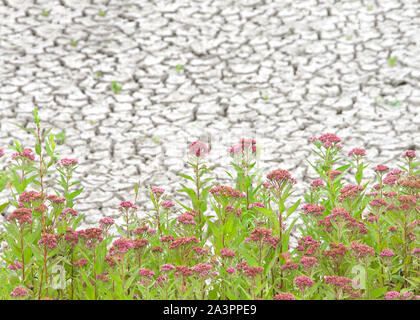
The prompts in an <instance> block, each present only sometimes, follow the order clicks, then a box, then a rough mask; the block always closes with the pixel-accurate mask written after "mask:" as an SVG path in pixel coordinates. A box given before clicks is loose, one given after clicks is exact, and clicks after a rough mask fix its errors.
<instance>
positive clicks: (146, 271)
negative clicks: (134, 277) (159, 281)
mask: <svg viewBox="0 0 420 320" xmlns="http://www.w3.org/2000/svg"><path fill="white" fill-rule="evenodd" d="M140 275H141V276H143V277H146V278H149V279H150V278H153V277H154V276H155V275H156V274H155V273H154V272H153V271H152V270H149V269H145V268H144V269H141V270H140Z"/></svg>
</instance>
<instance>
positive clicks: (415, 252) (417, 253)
mask: <svg viewBox="0 0 420 320" xmlns="http://www.w3.org/2000/svg"><path fill="white" fill-rule="evenodd" d="M411 255H412V256H416V257H418V256H420V248H414V249H413V251H411Z"/></svg>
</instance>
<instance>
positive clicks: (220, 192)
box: [210, 186, 245, 199]
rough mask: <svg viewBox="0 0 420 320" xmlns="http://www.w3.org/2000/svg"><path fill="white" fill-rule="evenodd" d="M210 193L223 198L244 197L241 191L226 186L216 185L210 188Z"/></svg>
mask: <svg viewBox="0 0 420 320" xmlns="http://www.w3.org/2000/svg"><path fill="white" fill-rule="evenodd" d="M210 193H211V194H212V195H213V196H214V197H215V198H217V197H225V198H235V199H240V198H244V197H245V194H244V193H243V192H241V191H238V190H236V189H234V188H231V187H228V186H218V187H213V188H211V189H210Z"/></svg>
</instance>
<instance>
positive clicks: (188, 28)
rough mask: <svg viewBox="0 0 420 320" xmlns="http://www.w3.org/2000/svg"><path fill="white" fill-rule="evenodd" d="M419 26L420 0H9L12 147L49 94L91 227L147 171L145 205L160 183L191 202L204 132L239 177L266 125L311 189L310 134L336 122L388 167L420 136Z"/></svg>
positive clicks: (5, 0) (4, 89) (5, 72)
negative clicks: (188, 181) (241, 147)
mask: <svg viewBox="0 0 420 320" xmlns="http://www.w3.org/2000/svg"><path fill="white" fill-rule="evenodd" d="M43 9H44V10H46V11H47V12H48V13H49V15H48V16H44V15H43V14H42V10H43ZM100 9H101V10H103V11H104V12H105V13H106V15H105V17H102V16H101V15H99V10H100ZM419 35H420V3H419V1H418V0H380V1H353V0H346V1H338V0H336V1H324V0H313V1H311V0H305V1H296V0H294V1H291V0H290V1H287V0H275V1H269V0H260V1H258V0H242V1H239V0H237V1H227V0H220V1H216V0H212V1H209V0H206V1H193V0H190V1H180V0H175V1H157V0H138V1H126V0H115V1H114V0H113V1H93V0H83V1H82V0H79V1H76V0H60V1H50V0H44V1H32V0H27V1H23V0H20V1H19V0H0V81H1V86H0V119H1V120H0V148H3V149H5V150H6V149H7V145H8V144H11V143H12V142H13V140H14V139H16V138H17V139H19V140H20V141H22V142H23V143H24V144H25V146H33V140H32V139H31V138H30V137H29V136H28V135H26V134H24V133H23V132H21V131H19V130H17V128H16V127H15V126H14V125H13V123H15V122H17V123H20V124H22V125H25V126H27V127H28V128H29V127H31V125H32V124H31V123H32V122H31V121H32V115H31V112H32V109H33V107H35V106H36V107H38V108H39V109H40V115H41V118H42V120H43V125H44V127H47V128H50V127H52V128H54V133H59V132H60V131H63V130H65V131H66V135H67V139H66V142H65V145H60V146H58V151H59V152H60V154H61V155H62V156H63V157H75V158H78V159H79V162H80V164H81V165H80V168H79V170H78V173H79V175H78V177H80V178H81V179H83V180H82V181H83V182H82V185H83V186H84V187H85V192H84V193H82V195H81V196H80V198H79V202H78V203H77V205H76V209H78V210H79V211H80V212H83V213H86V214H87V217H86V219H85V223H86V224H91V223H96V222H97V220H98V218H99V217H100V216H102V215H106V216H113V217H117V216H118V210H117V209H116V208H117V206H118V204H119V202H120V201H121V200H131V199H132V198H133V192H132V189H133V188H132V186H133V184H134V182H136V181H138V179H141V182H142V186H143V189H142V193H141V199H140V202H139V206H140V208H141V210H142V211H143V212H144V210H145V208H147V206H149V205H150V201H149V202H147V201H146V194H145V188H144V187H145V186H147V185H149V184H151V185H153V186H160V187H163V188H165V189H166V190H167V191H168V196H169V198H170V199H173V198H176V199H181V200H182V199H183V198H182V197H180V196H179V194H177V192H176V190H177V188H178V187H179V184H178V182H179V179H178V178H177V176H176V175H177V173H179V172H181V171H182V172H184V173H185V172H186V171H185V169H184V161H185V158H186V150H187V147H188V144H189V143H191V142H192V141H194V140H197V139H203V140H205V141H210V140H211V147H212V150H211V154H210V156H209V157H208V158H209V163H210V164H214V165H216V171H215V174H216V176H217V177H218V181H219V182H220V183H229V182H228V181H227V180H226V178H227V175H226V174H225V173H224V170H223V169H224V168H226V166H227V164H228V162H229V158H228V157H227V156H226V148H227V147H228V146H230V145H232V144H234V143H236V141H237V140H238V139H239V138H241V137H242V136H246V137H254V138H256V139H257V140H258V142H259V144H260V145H261V147H262V155H261V161H260V167H261V168H262V169H263V174H264V175H265V174H267V173H268V172H269V171H270V170H273V169H277V168H284V169H288V170H290V171H291V173H292V174H293V176H294V177H295V178H297V179H298V181H299V183H298V185H297V190H298V192H297V194H296V195H297V196H299V195H301V194H302V190H303V188H306V187H307V186H308V184H309V183H310V181H311V179H312V178H315V176H314V172H313V171H312V170H311V169H310V167H309V166H308V165H307V163H306V159H307V158H308V157H309V155H310V149H311V146H310V145H309V143H308V139H309V137H310V136H313V135H316V136H318V135H320V134H322V133H324V132H333V133H336V134H338V135H339V136H340V137H341V138H342V139H343V145H344V149H343V154H346V153H347V152H348V151H349V150H350V149H351V148H353V147H364V148H366V149H367V152H368V157H369V159H371V160H372V162H373V164H375V165H376V164H378V163H385V164H388V165H390V166H395V165H396V160H397V159H398V158H399V157H400V155H401V153H402V152H403V151H404V150H407V149H408V148H411V149H413V148H416V147H417V146H418V143H419V138H420V133H419V125H420V115H419V110H420V108H419V105H420V86H419V80H420V38H419V37H420V36H419ZM71 40H74V41H76V42H77V45H72V44H71ZM73 44H76V43H73ZM390 58H396V60H395V65H394V66H390V64H389V59H390ZM177 65H180V66H182V68H178V69H177ZM98 72H100V73H101V75H98V74H97V73H98ZM112 81H117V82H118V83H119V84H121V85H122V91H121V93H119V94H115V93H114V92H112V90H110V88H109V86H110V84H111V82H112ZM375 101H376V103H375ZM6 152H7V154H6V156H7V157H10V155H11V153H12V151H11V150H8V151H6ZM1 161H2V162H3V164H4V163H5V161H4V159H2V160H1ZM129 191H130V193H128V192H129ZM5 196H6V193H3V195H2V197H3V198H4V197H5ZM146 202H147V203H146ZM146 204H147V205H146Z"/></svg>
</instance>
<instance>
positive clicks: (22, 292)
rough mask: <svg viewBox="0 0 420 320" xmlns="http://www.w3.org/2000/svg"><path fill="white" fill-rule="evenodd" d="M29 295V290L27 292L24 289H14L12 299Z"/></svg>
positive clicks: (11, 294)
mask: <svg viewBox="0 0 420 320" xmlns="http://www.w3.org/2000/svg"><path fill="white" fill-rule="evenodd" d="M27 294H28V290H26V289H25V288H23V287H16V288H14V289H13V291H12V292H11V293H10V296H11V297H24V296H26V295H27Z"/></svg>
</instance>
